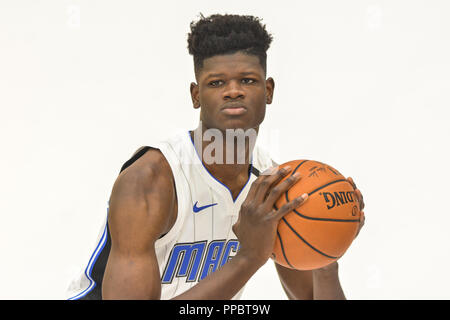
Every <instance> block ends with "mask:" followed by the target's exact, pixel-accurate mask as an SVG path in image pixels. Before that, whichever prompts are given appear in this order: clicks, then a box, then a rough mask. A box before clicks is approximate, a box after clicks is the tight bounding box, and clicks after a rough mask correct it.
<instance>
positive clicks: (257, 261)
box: [233, 250, 267, 271]
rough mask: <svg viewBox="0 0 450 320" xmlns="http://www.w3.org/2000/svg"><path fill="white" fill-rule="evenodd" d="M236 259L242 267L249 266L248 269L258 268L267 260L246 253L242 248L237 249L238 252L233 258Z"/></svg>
mask: <svg viewBox="0 0 450 320" xmlns="http://www.w3.org/2000/svg"><path fill="white" fill-rule="evenodd" d="M236 258H237V259H238V260H239V261H240V263H241V264H242V265H243V267H246V268H249V269H250V270H253V269H254V270H255V271H256V270H258V269H259V268H261V267H262V266H263V265H264V264H265V263H266V261H267V259H265V260H264V259H261V258H258V257H255V256H254V255H251V254H247V253H246V252H245V251H243V250H239V251H238V253H237V254H236V255H235V256H234V258H233V259H236Z"/></svg>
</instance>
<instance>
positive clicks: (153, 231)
mask: <svg viewBox="0 0 450 320" xmlns="http://www.w3.org/2000/svg"><path fill="white" fill-rule="evenodd" d="M137 152H139V150H138V151H136V152H135V153H137ZM175 209H176V194H175V186H174V179H173V175H172V170H171V169H170V166H169V164H168V162H167V160H166V158H165V157H164V155H163V154H162V153H161V151H159V150H157V149H150V150H148V151H147V152H146V153H145V154H144V155H142V156H141V157H140V158H139V159H137V160H136V161H135V162H134V163H133V164H131V165H130V166H129V167H128V168H126V169H125V170H123V171H122V172H121V173H120V174H119V176H118V177H117V179H116V181H115V183H114V186H113V190H112V192H111V198H110V204H109V219H108V222H109V225H110V229H111V234H112V238H113V242H116V241H114V238H116V240H118V241H120V240H121V239H127V240H126V242H129V243H133V239H136V241H138V242H139V243H142V245H144V244H148V245H150V244H152V243H154V241H156V239H158V237H159V236H160V235H161V234H163V233H165V232H167V230H168V229H170V227H171V224H172V221H173V217H174V214H176V210H175ZM134 245H136V243H135V244H134ZM143 249H144V248H143Z"/></svg>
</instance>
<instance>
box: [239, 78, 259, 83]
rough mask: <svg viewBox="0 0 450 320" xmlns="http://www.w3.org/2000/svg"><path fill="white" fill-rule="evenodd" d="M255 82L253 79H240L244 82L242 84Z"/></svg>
mask: <svg viewBox="0 0 450 320" xmlns="http://www.w3.org/2000/svg"><path fill="white" fill-rule="evenodd" d="M255 82H256V80H255V79H250V78H244V79H242V83H244V84H252V83H255Z"/></svg>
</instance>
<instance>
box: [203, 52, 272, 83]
mask: <svg viewBox="0 0 450 320" xmlns="http://www.w3.org/2000/svg"><path fill="white" fill-rule="evenodd" d="M247 72H252V73H257V74H261V76H264V70H263V67H262V66H261V63H260V62H259V58H258V57H257V56H255V55H247V54H244V53H241V52H237V53H233V54H226V55H218V56H213V57H210V58H207V59H205V60H203V67H202V68H201V70H200V72H199V76H200V77H201V78H204V77H208V76H210V75H213V74H233V73H247Z"/></svg>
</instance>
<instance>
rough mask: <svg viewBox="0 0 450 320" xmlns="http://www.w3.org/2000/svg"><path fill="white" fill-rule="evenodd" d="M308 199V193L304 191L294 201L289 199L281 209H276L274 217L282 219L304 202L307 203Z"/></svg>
mask: <svg viewBox="0 0 450 320" xmlns="http://www.w3.org/2000/svg"><path fill="white" fill-rule="evenodd" d="M307 199H308V194H307V193H304V194H302V195H301V196H300V197H297V198H295V199H294V200H292V201H289V202H288V203H286V204H284V205H283V206H281V208H280V209H278V210H276V211H275V213H274V219H276V220H280V219H281V218H282V217H284V216H285V215H286V214H287V213H289V212H291V211H292V210H294V209H296V208H298V207H299V206H301V205H302V204H304V203H305V201H306V200H307Z"/></svg>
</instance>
